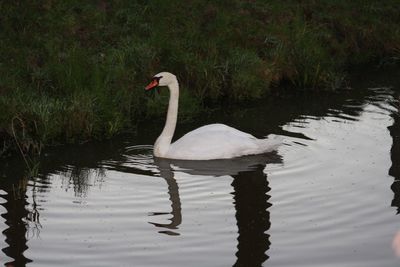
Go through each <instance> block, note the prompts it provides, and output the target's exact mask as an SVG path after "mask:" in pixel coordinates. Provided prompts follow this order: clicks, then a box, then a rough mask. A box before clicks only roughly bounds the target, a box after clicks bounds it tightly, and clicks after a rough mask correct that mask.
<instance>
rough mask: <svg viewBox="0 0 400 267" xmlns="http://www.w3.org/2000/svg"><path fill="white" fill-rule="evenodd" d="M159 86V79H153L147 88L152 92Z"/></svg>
mask: <svg viewBox="0 0 400 267" xmlns="http://www.w3.org/2000/svg"><path fill="white" fill-rule="evenodd" d="M157 86H158V80H157V79H153V80H152V81H151V82H150V83H149V84H148V85H147V86H146V87H145V89H146V90H150V89H153V88H154V87H157Z"/></svg>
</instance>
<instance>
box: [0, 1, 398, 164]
mask: <svg viewBox="0 0 400 267" xmlns="http://www.w3.org/2000/svg"><path fill="white" fill-rule="evenodd" d="M0 11H1V14H2V16H1V18H0V28H1V31H0V141H1V142H0V157H1V156H5V155H7V154H9V153H10V151H15V150H19V151H22V152H23V153H26V152H28V151H32V152H34V153H36V154H37V153H40V151H41V150H42V148H43V147H44V146H45V145H53V144H58V143H71V142H85V141H87V140H92V139H102V138H109V137H111V136H114V135H116V134H118V133H120V132H122V131H127V130H131V129H132V128H134V126H135V125H136V123H137V121H138V120H139V118H143V117H144V118H149V117H153V116H164V112H165V109H163V108H161V107H164V106H165V105H166V103H167V98H168V96H167V95H166V93H165V92H161V94H160V95H159V96H156V97H155V98H152V97H148V96H146V95H145V94H144V92H143V87H144V85H145V84H146V82H147V81H148V79H149V77H151V76H152V75H153V74H155V73H157V72H159V71H164V70H168V71H171V72H173V73H176V74H178V76H179V79H180V83H181V85H182V88H183V89H182V90H183V93H182V101H181V108H180V112H181V117H183V118H190V117H192V116H193V115H194V114H197V113H198V111H199V110H201V109H202V107H204V105H205V104H207V103H219V102H221V101H245V100H249V99H257V98H261V97H263V96H265V95H266V94H268V93H269V91H270V89H271V88H272V87H276V86H277V85H280V84H289V85H291V86H293V88H297V89H300V90H314V91H315V90H334V89H336V88H338V87H340V86H341V82H342V81H343V80H344V78H345V73H346V71H347V70H348V69H349V68H351V66H353V65H360V64H366V63H370V62H379V61H382V62H395V63H398V62H399V61H400V60H399V58H400V46H399V44H400V27H398V25H400V17H399V16H398V14H400V5H398V1H396V0H388V1H384V2H382V1H373V0H369V1H361V0H356V1H345V0H338V1H328V0H321V1H294V0H291V1H284V2H282V1H261V0H253V1H249V0H247V1H246V0H232V1H226V0H219V1H200V0H191V1H189V2H188V1H177V0H172V1H161V0H155V1H139V0H137V1H128V0H119V1H106V0H90V1H84V2H82V1H77V0H72V1H52V0H44V1H38V0H33V1H3V2H0ZM164 91H165V90H164ZM160 106H161V107H160Z"/></svg>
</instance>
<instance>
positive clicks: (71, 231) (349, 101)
mask: <svg viewBox="0 0 400 267" xmlns="http://www.w3.org/2000/svg"><path fill="white" fill-rule="evenodd" d="M349 85H350V86H351V87H352V88H353V89H352V90H345V91H341V92H339V93H332V94H323V95H321V94H319V95H310V94H304V95H297V96H294V97H282V98H278V99H271V100H268V101H264V102H263V103H260V104H257V105H255V106H247V107H226V108H224V109H223V110H219V111H215V112H212V113H210V114H206V115H204V116H203V118H199V119H198V120H196V122H195V123H185V124H180V125H179V126H178V135H182V134H183V133H185V132H186V131H188V130H190V129H193V128H194V127H197V126H200V125H202V124H204V123H212V122H222V123H226V124H229V125H231V126H234V127H236V128H239V129H241V130H244V131H246V132H250V133H252V134H254V135H256V136H258V137H262V136H265V135H267V134H269V133H275V134H280V135H283V136H284V137H285V145H283V146H281V147H280V148H279V149H278V151H276V152H274V153H270V154H267V155H262V156H252V157H245V158H240V159H235V160H220V161H208V162H185V161H168V160H155V159H154V158H153V157H152V154H151V149H152V146H151V144H152V143H153V141H154V140H155V138H156V137H157V135H158V134H159V132H160V130H161V128H162V126H163V125H162V123H160V122H155V121H151V122H147V123H146V124H143V125H141V127H139V131H138V134H137V136H130V137H126V138H119V139H118V140H113V141H110V142H105V143H96V144H87V145H83V146H79V147H62V148H57V149H53V150H50V151H47V152H46V154H45V155H44V156H43V158H42V160H41V163H40V170H39V174H38V175H35V176H34V177H32V178H28V177H29V175H28V174H27V171H26V170H24V167H23V166H24V165H23V163H21V162H20V161H16V160H15V161H7V162H2V163H1V169H0V170H1V172H0V175H1V176H2V178H1V180H0V197H1V198H0V199H1V206H0V213H1V215H2V217H1V218H0V228H1V231H2V233H3V238H2V239H1V240H0V247H1V249H2V253H1V256H0V260H1V263H2V264H4V265H7V266H25V265H28V266H96V267H98V266H277V267H280V266H305V267H306V266H307V267H309V266H318V267H320V266H334V267H340V266H343V267H345V266H346V267H349V266H371V267H372V266H374V267H376V266H399V265H400V259H399V258H397V257H396V255H395V252H394V251H393V248H392V241H393V239H394V237H395V235H396V233H397V232H398V231H400V217H399V216H400V215H398V213H399V211H400V184H399V183H398V181H399V179H400V140H399V136H400V118H399V115H398V112H397V105H398V102H397V100H398V95H399V91H400V70H398V69H397V70H383V71H379V72H374V71H360V72H359V73H358V74H356V75H354V77H353V79H352V81H350V82H349Z"/></svg>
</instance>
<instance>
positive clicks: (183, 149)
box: [167, 124, 265, 160]
mask: <svg viewBox="0 0 400 267" xmlns="http://www.w3.org/2000/svg"><path fill="white" fill-rule="evenodd" d="M262 141H264V140H259V139H257V138H255V137H254V136H252V135H251V134H248V133H244V132H241V131H239V130H237V129H234V128H232V127H229V126H227V125H224V124H210V125H206V126H203V127H200V128H198V129H196V130H194V131H192V132H189V133H187V134H186V135H184V136H183V137H182V138H180V139H179V140H177V141H176V142H175V143H173V144H171V147H170V149H169V151H168V153H167V156H168V157H169V158H175V159H196V160H208V159H218V158H219V159H221V158H233V157H238V156H243V155H249V154H258V153H262V152H264V150H265V147H264V146H265V143H262Z"/></svg>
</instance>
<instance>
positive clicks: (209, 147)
mask: <svg viewBox="0 0 400 267" xmlns="http://www.w3.org/2000/svg"><path fill="white" fill-rule="evenodd" d="M157 86H167V87H168V88H169V92H170V98H169V104H168V111H167V119H166V122H165V126H164V129H163V130H162V132H161V134H160V136H159V137H158V138H157V140H156V142H155V143H154V151H153V154H154V156H155V157H158V158H168V159H182V160H212V159H229V158H236V157H240V156H245V155H256V154H262V153H267V152H270V151H273V150H275V149H276V148H277V147H278V146H279V145H280V144H281V143H282V141H281V140H280V138H279V137H278V136H272V137H271V138H268V139H257V138H256V137H254V136H252V135H251V134H248V133H244V132H242V131H239V130H237V129H235V128H232V127H229V126H227V125H224V124H219V123H216V124H209V125H205V126H202V127H200V128H198V129H196V130H193V131H191V132H189V133H187V134H185V135H184V136H182V137H181V138H180V139H179V140H177V141H175V142H174V143H172V144H171V141H172V137H173V136H174V132H175V127H176V122H177V119H178V102H179V84H178V80H177V78H176V76H175V75H174V74H172V73H169V72H160V73H158V74H156V75H154V77H153V78H152V80H151V82H150V83H149V84H148V85H147V86H146V87H145V90H146V91H148V90H151V89H153V88H155V87H157Z"/></svg>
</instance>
